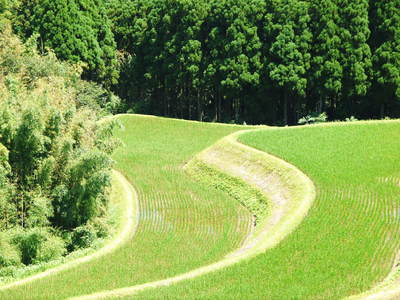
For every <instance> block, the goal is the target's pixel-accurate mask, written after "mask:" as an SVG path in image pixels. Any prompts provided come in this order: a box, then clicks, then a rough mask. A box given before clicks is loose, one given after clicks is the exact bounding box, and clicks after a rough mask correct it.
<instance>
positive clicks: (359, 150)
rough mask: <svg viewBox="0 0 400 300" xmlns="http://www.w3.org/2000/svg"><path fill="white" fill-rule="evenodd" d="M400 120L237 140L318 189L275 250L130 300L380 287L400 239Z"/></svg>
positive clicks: (337, 292)
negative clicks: (291, 166) (306, 177)
mask: <svg viewBox="0 0 400 300" xmlns="http://www.w3.org/2000/svg"><path fill="white" fill-rule="evenodd" d="M399 136H400V122H380V123H377V122H371V123H360V124H357V123H355V124H347V125H342V124H338V125H329V126H306V127H301V128H283V129H266V130H264V131H258V132H253V133H248V134H245V135H243V136H242V138H241V141H242V142H243V143H246V144H248V145H250V146H253V147H255V148H257V149H260V150H262V151H266V152H269V153H272V154H274V155H276V156H279V157H281V158H283V159H285V160H287V161H288V162H290V163H293V164H294V165H296V166H297V167H299V168H300V169H301V170H303V171H304V172H305V173H306V174H307V175H309V176H310V177H311V179H312V180H313V181H314V183H315V185H316V188H317V197H316V200H315V202H314V206H313V207H312V208H311V210H310V212H309V215H308V216H307V217H306V219H305V220H304V221H303V223H302V224H301V225H300V226H299V227H298V229H297V230H295V231H294V232H293V233H292V234H291V235H290V236H289V237H288V238H287V239H285V240H284V241H283V242H281V243H280V244H279V245H278V246H277V247H276V248H274V249H271V250H270V251H267V252H266V253H264V254H262V255H259V256H257V257H256V258H255V259H253V260H250V261H245V262H243V263H240V264H238V265H234V266H232V267H228V268H226V269H224V270H221V271H218V272H216V273H213V274H209V275H207V276H203V277H199V278H196V279H192V280H188V281H185V282H182V283H180V284H177V285H174V286H170V287H165V288H160V289H157V290H148V291H145V292H143V293H141V294H139V295H137V296H136V297H130V298H135V299H338V298H341V297H345V296H348V295H351V294H356V293H359V292H361V291H364V290H366V289H368V288H370V287H371V286H373V285H374V284H376V283H377V282H379V281H381V280H382V279H383V278H384V277H385V276H386V275H387V274H388V273H389V271H390V269H391V268H392V266H393V262H394V259H395V256H396V254H397V252H398V250H399V243H398V241H399V237H400V230H399V229H400V209H399V208H400V198H399V190H400V186H399V178H400V160H399V149H400V139H399Z"/></svg>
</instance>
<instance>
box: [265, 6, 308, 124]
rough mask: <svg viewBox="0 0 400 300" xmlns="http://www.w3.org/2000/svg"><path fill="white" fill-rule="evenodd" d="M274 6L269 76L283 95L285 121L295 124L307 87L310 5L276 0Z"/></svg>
mask: <svg viewBox="0 0 400 300" xmlns="http://www.w3.org/2000/svg"><path fill="white" fill-rule="evenodd" d="M273 5H274V20H273V23H274V25H273V30H274V35H275V37H274V42H273V44H272V46H271V49H270V59H271V62H270V63H269V65H268V68H269V75H270V77H271V79H272V80H273V81H274V82H275V84H276V85H277V86H278V87H279V90H280V91H281V93H282V95H283V122H284V123H285V124H288V123H294V122H295V121H297V120H295V117H296V116H295V111H296V110H298V109H299V105H300V104H301V98H304V96H305V93H306V87H307V71H308V70H309V68H310V60H311V55H310V48H311V44H310V42H311V37H312V36H311V32H310V29H309V22H310V16H309V13H308V3H307V2H305V1H298V0H277V1H274V2H273Z"/></svg>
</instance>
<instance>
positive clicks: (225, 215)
mask: <svg viewBox="0 0 400 300" xmlns="http://www.w3.org/2000/svg"><path fill="white" fill-rule="evenodd" d="M120 119H121V121H122V122H123V124H124V126H125V130H121V131H119V132H118V133H117V135H118V136H119V137H120V138H121V139H122V140H123V141H124V143H125V147H123V148H121V149H119V150H118V151H117V153H116V154H115V155H114V159H115V161H116V169H118V170H119V171H121V172H122V173H123V174H124V175H125V176H126V177H127V178H128V179H129V180H130V181H131V182H132V183H133V184H134V186H135V188H136V189H137V191H138V194H139V201H140V209H139V210H140V222H139V226H138V230H137V233H136V234H135V236H134V237H133V238H132V240H130V241H129V242H127V243H126V244H125V245H123V246H122V247H121V248H119V249H118V250H116V251H115V252H113V253H112V254H110V255H106V256H104V257H102V258H101V259H98V260H94V261H92V262H90V263H87V264H83V265H80V266H78V267H76V268H73V269H70V270H67V271H65V272H61V273H59V274H57V275H54V276H51V277H48V278H44V279H41V280H38V281H35V282H32V283H30V284H27V285H24V286H21V287H18V288H15V289H12V290H8V291H5V292H0V299H63V298H66V297H71V296H78V295H82V294H88V293H93V292H98V291H103V290H108V289H115V288H121V287H126V286H131V285H135V284H140V283H144V282H148V281H153V280H158V279H163V278H166V277H169V276H173V275H177V274H180V273H183V272H186V271H189V270H191V269H194V268H196V267H199V266H202V265H205V264H209V263H211V262H215V261H217V260H219V259H221V258H223V257H224V256H225V255H226V254H227V253H228V252H230V251H232V250H234V249H235V248H238V247H239V246H240V244H241V243H242V241H243V240H244V239H245V237H246V236H247V234H248V231H249V222H251V215H250V214H249V212H248V211H247V210H246V209H244V208H243V207H242V206H240V205H239V204H238V203H237V202H236V201H234V200H232V199H231V198H229V197H228V196H227V195H226V194H224V193H222V192H219V191H216V190H214V189H210V188H209V187H208V186H206V185H205V184H201V183H199V182H197V181H196V180H195V179H193V178H191V177H189V176H188V175H187V174H186V173H185V172H184V171H183V170H182V167H183V165H184V164H185V163H186V162H187V161H188V160H190V159H191V158H192V157H193V156H194V155H195V154H196V153H198V152H200V151H201V150H203V149H204V148H206V147H208V146H210V145H211V144H213V143H214V142H216V141H217V140H218V139H220V138H221V137H223V136H225V135H227V134H230V133H232V132H234V131H237V130H240V129H243V127H240V126H229V125H215V124H205V123H203V124H202V123H197V122H184V121H180V120H170V119H163V118H155V117H143V116H121V117H120ZM246 218H247V220H248V222H243V220H244V219H246Z"/></svg>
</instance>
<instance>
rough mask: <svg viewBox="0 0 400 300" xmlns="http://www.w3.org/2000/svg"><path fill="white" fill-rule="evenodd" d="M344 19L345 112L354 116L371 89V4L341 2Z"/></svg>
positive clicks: (341, 27) (341, 20) (343, 90)
mask: <svg viewBox="0 0 400 300" xmlns="http://www.w3.org/2000/svg"><path fill="white" fill-rule="evenodd" d="M337 3H338V7H339V15H340V21H339V25H340V33H339V37H340V40H341V59H340V62H341V64H342V66H343V75H344V76H343V81H342V93H343V98H344V99H343V101H342V108H341V109H342V110H343V113H344V114H347V115H348V114H352V113H353V112H354V106H355V105H356V104H359V102H360V99H362V98H361V97H360V96H365V95H366V94H367V92H368V89H369V87H370V74H371V67H372V61H371V50H370V47H369V45H368V43H367V41H368V38H369V36H370V30H369V20H368V7H369V4H368V0H357V1H354V0H340V1H337Z"/></svg>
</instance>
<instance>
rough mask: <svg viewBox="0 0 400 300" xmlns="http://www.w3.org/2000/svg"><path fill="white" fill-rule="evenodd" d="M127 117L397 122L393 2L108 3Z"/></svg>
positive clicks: (398, 40)
mask: <svg viewBox="0 0 400 300" xmlns="http://www.w3.org/2000/svg"><path fill="white" fill-rule="evenodd" d="M108 2H109V3H108V11H109V16H110V18H111V20H112V21H113V31H114V34H115V38H116V42H117V45H118V48H119V49H120V50H121V51H123V53H124V54H125V60H124V61H123V65H122V68H121V79H120V81H119V84H118V87H117V88H116V90H117V91H118V93H119V94H120V95H121V96H122V97H123V98H125V99H127V101H128V102H129V103H130V104H131V105H133V107H134V110H136V111H139V112H145V113H153V114H159V115H166V116H173V117H183V118H189V119H200V120H213V121H216V120H217V121H225V122H227V121H231V120H234V121H236V122H242V121H246V122H251V123H270V124H271V123H273V124H280V123H289V124H294V123H296V122H297V121H298V120H299V119H300V118H301V117H303V116H307V115H309V114H312V113H322V112H327V113H328V116H329V118H330V119H344V118H345V117H350V116H352V115H355V116H357V117H359V118H377V117H383V116H391V117H395V116H399V115H400V102H399V100H400V95H399V86H400V84H399V82H400V57H399V55H400V26H399V18H400V17H399V16H400V1H399V0H388V1H373V0H369V1H368V0H362V1H359V0H346V1H337V0H309V1H305V0H251V1H247V0H237V1H232V0H211V1H210V0H199V1H193V0H177V1H167V0H131V1H121V0H110V1H108Z"/></svg>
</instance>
